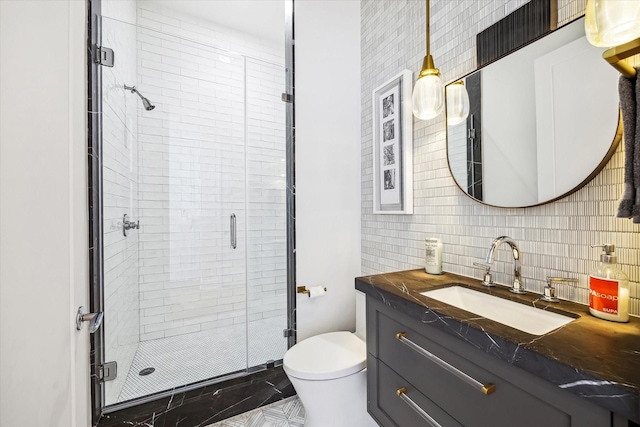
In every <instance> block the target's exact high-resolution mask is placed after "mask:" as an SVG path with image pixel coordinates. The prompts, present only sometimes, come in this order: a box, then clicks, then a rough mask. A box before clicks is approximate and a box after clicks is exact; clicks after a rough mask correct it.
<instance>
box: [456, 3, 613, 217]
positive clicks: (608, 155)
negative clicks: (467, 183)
mask: <svg viewBox="0 0 640 427" xmlns="http://www.w3.org/2000/svg"><path fill="white" fill-rule="evenodd" d="M583 18H584V15H581V16H579V17H577V18H575V19H573V20H571V21H570V22H567V23H566V24H564V25H562V26H560V27H557V28H555V29H553V31H549V32H548V33H546V34H544V35H542V36H540V37H536V38H534V39H532V40H530V41H528V42H527V43H524V44H522V45H521V46H519V47H518V48H517V49H514V50H511V51H509V52H508V53H506V54H504V55H501V56H499V57H497V58H495V59H494V60H492V61H489V62H487V63H485V64H483V65H482V66H480V67H478V68H476V69H475V70H472V71H470V72H469V73H467V74H465V75H464V76H462V77H459V78H456V79H454V80H452V81H451V82H450V83H448V84H447V85H446V86H449V85H451V84H454V83H455V82H457V81H459V80H462V79H466V78H467V77H468V76H470V75H471V74H473V73H475V72H478V71H480V70H482V69H483V68H485V67H487V66H489V65H491V64H493V63H494V62H496V61H499V60H500V59H502V58H504V57H506V56H508V55H510V54H512V53H514V52H517V51H519V50H520V49H522V48H524V47H527V46H528V45H530V44H532V43H535V42H536V41H538V40H540V39H542V38H544V37H546V36H548V35H551V34H553V33H554V32H556V31H557V30H560V29H562V28H564V27H566V26H567V25H571V24H573V23H574V22H575V21H578V20H580V19H583ZM445 89H446V87H445ZM445 102H446V100H445ZM444 110H445V111H444V117H445V122H444V124H445V129H446V132H447V133H446V138H445V139H446V145H445V152H446V155H447V167H448V168H449V174H450V175H451V179H453V182H454V183H455V184H456V186H457V187H458V188H459V189H460V191H461V192H462V193H463V194H464V195H465V196H467V197H468V198H470V199H471V200H473V201H474V202H476V203H480V204H482V205H485V206H491V207H494V208H502V209H522V208H531V207H535V206H542V205H545V204H547V203H552V202H556V201H558V200H560V199H563V198H565V197H567V196H569V195H571V194H573V193H575V192H576V191H578V190H580V189H582V188H583V187H584V186H585V185H587V184H588V183H589V182H591V181H592V180H593V179H594V178H595V177H596V176H597V175H598V174H599V173H600V172H602V170H603V169H604V167H605V166H606V165H607V163H609V161H610V160H611V157H613V154H614V153H615V152H616V150H617V148H618V145H619V144H620V141H621V140H622V131H623V127H622V114H621V112H620V108H618V127H617V129H616V133H615V134H614V136H613V140H612V141H611V145H610V147H609V149H608V150H607V152H606V154H605V155H604V157H603V158H602V160H601V161H600V163H598V165H597V166H596V167H595V169H594V170H593V171H592V172H591V173H590V174H589V175H588V176H587V177H586V178H585V179H584V180H582V181H581V182H580V183H579V184H577V185H576V186H575V187H573V188H572V189H571V190H569V191H567V192H565V193H563V194H561V195H559V196H557V197H554V198H552V199H548V200H545V201H542V202H539V203H534V204H531V205H525V206H499V205H493V204H491V203H486V202H484V201H482V200H478V199H476V198H475V197H473V196H471V195H470V194H469V193H468V192H467V191H466V190H465V189H464V188H462V186H461V185H460V184H459V183H458V181H457V180H456V178H455V177H454V175H453V171H452V170H451V162H450V160H449V129H448V124H447V113H446V111H447V109H446V108H445V109H444Z"/></svg>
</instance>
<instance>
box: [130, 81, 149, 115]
mask: <svg viewBox="0 0 640 427" xmlns="http://www.w3.org/2000/svg"><path fill="white" fill-rule="evenodd" d="M124 89H125V90H130V91H131V93H135V94H136V95H138V96H139V97H140V99H141V100H142V105H144V109H145V110H147V111H151V110H153V109H154V108H156V107H155V105H153V104H152V103H151V101H149V100H148V99H147V98H145V97H144V96H142V94H141V93H140V92H138V89H136V87H135V86H127V85H126V84H125V85H124Z"/></svg>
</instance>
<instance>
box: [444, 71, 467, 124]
mask: <svg viewBox="0 0 640 427" xmlns="http://www.w3.org/2000/svg"><path fill="white" fill-rule="evenodd" d="M446 92H447V125H448V126H453V125H457V124H459V123H462V122H464V121H465V120H467V117H468V116H469V94H468V93H467V89H466V88H465V87H464V83H463V82H462V80H458V81H457V82H455V83H451V84H450V85H448V86H447V89H446Z"/></svg>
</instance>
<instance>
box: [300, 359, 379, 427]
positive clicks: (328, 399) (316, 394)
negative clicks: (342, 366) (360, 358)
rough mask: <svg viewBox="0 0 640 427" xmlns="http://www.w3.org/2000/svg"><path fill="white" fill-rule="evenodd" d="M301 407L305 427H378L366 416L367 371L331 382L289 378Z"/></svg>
mask: <svg viewBox="0 0 640 427" xmlns="http://www.w3.org/2000/svg"><path fill="white" fill-rule="evenodd" d="M289 379H290V380H291V384H292V385H293V387H294V388H295V389H296V392H297V393H298V397H299V398H300V402H302V406H304V412H305V423H304V427H328V426H331V427H377V426H378V424H377V423H376V422H375V421H374V420H373V418H371V416H370V415H369V414H368V413H367V370H366V369H363V370H361V371H359V372H356V373H355V374H352V375H348V376H346V377H342V378H337V379H334V380H319V381H312V380H302V379H299V378H295V377H292V376H290V375H289Z"/></svg>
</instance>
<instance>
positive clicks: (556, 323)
mask: <svg viewBox="0 0 640 427" xmlns="http://www.w3.org/2000/svg"><path fill="white" fill-rule="evenodd" d="M421 295H424V296H426V297H429V298H433V299H435V300H438V301H441V302H444V303H446V304H449V305H452V306H454V307H458V308H461V309H463V310H466V311H469V312H471V313H474V314H477V315H478V316H482V317H486V318H487V319H491V320H493V321H496V322H499V323H502V324H503V325H507V326H510V327H512V328H515V329H519V330H521V331H523V332H526V333H528V334H531V335H544V334H546V333H548V332H551V331H553V330H554V329H556V328H559V327H560V326H564V325H566V324H567V323H569V322H572V321H574V320H575V319H574V318H572V317H568V316H563V315H562V314H557V313H553V312H550V311H544V310H541V309H539V308H534V307H530V306H527V305H524V304H520V303H517V302H513V301H509V300H506V299H503V298H499V297H496V296H493V295H488V294H484V293H482V292H477V291H474V290H471V289H468V288H464V287H462V286H450V287H447V288H441V289H435V290H433V291H426V292H421Z"/></svg>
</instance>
